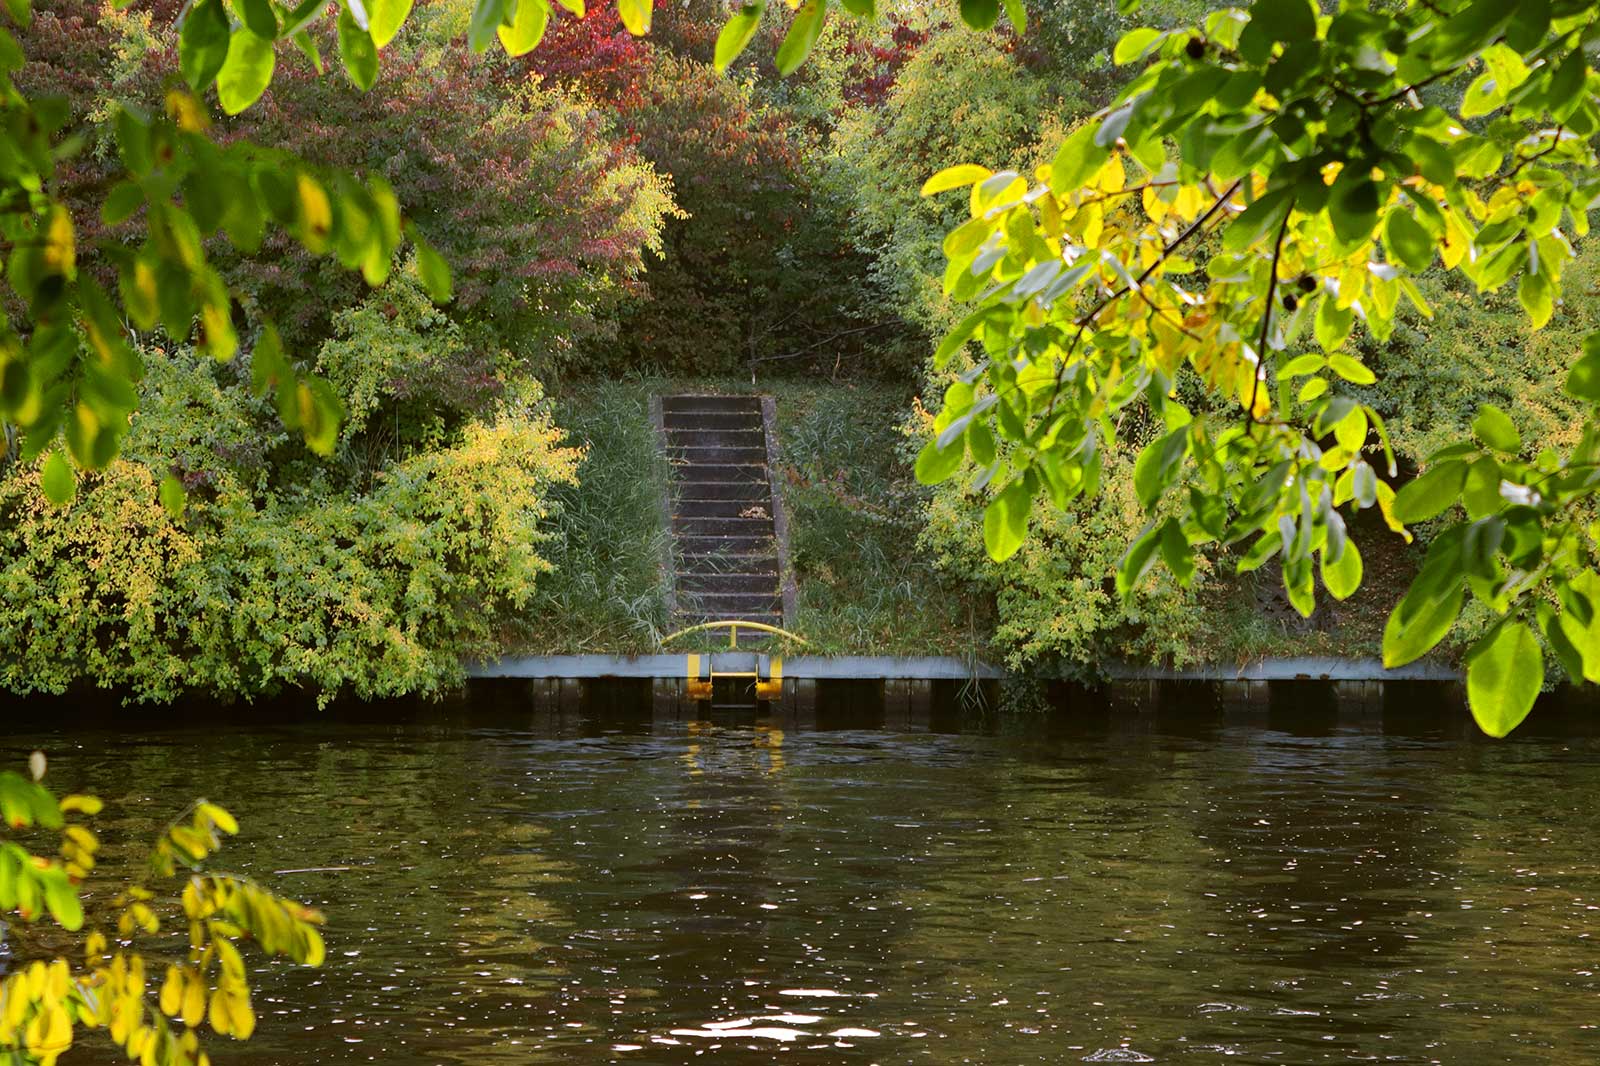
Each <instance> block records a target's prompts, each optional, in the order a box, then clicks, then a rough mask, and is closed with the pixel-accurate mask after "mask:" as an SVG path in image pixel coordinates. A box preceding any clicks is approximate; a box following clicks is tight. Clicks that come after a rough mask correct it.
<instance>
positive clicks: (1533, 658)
mask: <svg viewBox="0 0 1600 1066" xmlns="http://www.w3.org/2000/svg"><path fill="white" fill-rule="evenodd" d="M1543 684H1544V655H1543V653H1542V652H1541V651H1540V650H1539V642H1538V640H1537V639H1535V637H1534V635H1533V630H1531V629H1529V628H1528V627H1527V626H1526V625H1525V624H1523V623H1522V622H1511V623H1508V624H1506V625H1502V626H1500V627H1499V629H1498V630H1497V631H1495V632H1494V633H1493V634H1491V635H1490V636H1489V637H1488V638H1486V640H1485V642H1484V643H1481V644H1480V645H1479V646H1478V647H1476V648H1474V649H1473V652H1472V657H1471V659H1470V660H1469V661H1468V663H1467V702H1468V703H1469V704H1470V705H1471V707H1472V717H1473V718H1474V719H1476V720H1477V723H1478V728H1479V729H1482V730H1483V731H1484V732H1485V733H1487V734H1489V735H1490V736H1491V737H1503V736H1505V735H1506V734H1507V733H1509V732H1511V731H1512V730H1513V729H1515V728H1517V726H1518V725H1520V724H1522V720H1523V719H1524V718H1526V717H1528V712H1529V711H1531V710H1533V701H1534V700H1535V699H1537V698H1538V696H1539V689H1540V687H1541V686H1542V685H1543Z"/></svg>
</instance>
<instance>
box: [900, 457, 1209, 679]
mask: <svg viewBox="0 0 1600 1066" xmlns="http://www.w3.org/2000/svg"><path fill="white" fill-rule="evenodd" d="M926 432H927V430H926V429H924V433H926ZM919 439H920V438H919ZM1103 479H1104V480H1103V484H1102V486H1101V490H1100V494H1099V495H1098V496H1096V497H1094V498H1093V499H1091V500H1083V499H1082V498H1080V499H1079V501H1078V502H1077V503H1076V504H1075V505H1074V508H1073V510H1071V511H1061V510H1058V509H1056V508H1054V507H1052V506H1049V505H1048V504H1047V503H1040V504H1037V505H1035V507H1034V509H1033V521H1032V528H1031V530H1030V533H1029V536H1028V539H1027V541H1026V542H1024V544H1023V547H1022V550H1021V551H1019V552H1018V553H1017V554H1016V555H1015V556H1013V557H1012V558H1011V559H1010V560H1008V561H1007V562H1004V563H996V562H994V561H993V560H991V559H990V558H989V556H988V553H987V552H986V551H985V550H984V546H983V510H982V508H981V507H979V506H978V505H976V504H975V503H974V501H973V499H972V498H971V497H970V496H969V495H968V493H967V492H966V490H965V487H964V481H963V479H959V478H958V479H953V480H951V481H946V482H945V483H944V484H942V485H940V486H939V487H938V488H937V489H936V490H935V491H934V495H933V498H932V499H931V501H930V502H929V504H928V510H927V515H928V522H927V527H926V528H925V529H924V531H923V534H922V538H921V543H922V546H923V548H925V549H926V550H928V551H930V552H932V553H933V555H934V558H935V561H936V562H937V564H938V566H939V567H940V568H941V569H942V570H944V571H945V572H946V573H948V574H951V575H953V576H956V577H959V578H963V579H965V580H967V581H969V582H971V583H972V584H973V585H975V586H976V587H978V588H982V589H985V590H987V591H988V593H989V594H990V595H992V596H993V597H994V604H995V608H994V609H995V629H994V637H993V641H994V644H995V646H996V648H997V649H998V650H999V651H1000V652H1001V653H1002V654H1003V655H1004V656H1005V659H1006V662H1007V664H1008V665H1010V666H1011V667H1013V668H1015V669H1023V668H1035V669H1037V668H1039V667H1045V668H1052V669H1056V670H1059V671H1061V672H1063V673H1067V674H1078V673H1081V672H1084V671H1085V670H1086V669H1087V671H1089V672H1093V671H1094V670H1095V669H1096V667H1098V666H1100V665H1102V664H1104V663H1105V662H1107V661H1108V660H1118V659H1122V660H1129V661H1140V662H1147V663H1149V662H1157V661H1160V660H1170V661H1171V662H1172V663H1173V664H1174V665H1179V666H1181V665H1183V664H1184V663H1186V662H1189V661H1190V660H1192V659H1194V658H1195V651H1194V647H1193V641H1194V638H1195V637H1196V636H1197V635H1198V634H1199V632H1200V629H1201V625H1202V623H1203V621H1204V618H1203V614H1202V610H1201V606H1200V598H1199V593H1200V592H1201V590H1202V589H1203V588H1204V586H1205V582H1206V574H1207V572H1208V569H1209V568H1208V567H1207V565H1206V563H1205V562H1204V560H1202V561H1201V563H1200V570H1199V573H1197V575H1196V577H1195V584H1194V586H1192V587H1191V588H1188V589H1184V588H1182V587H1180V586H1179V585H1178V583H1177V582H1176V581H1174V580H1173V579H1172V578H1171V576H1170V575H1169V574H1167V573H1166V572H1165V571H1162V572H1161V574H1160V576H1159V577H1158V578H1156V579H1154V580H1151V581H1147V582H1145V583H1144V584H1142V585H1141V586H1140V588H1139V589H1138V591H1137V592H1136V593H1135V595H1134V597H1133V599H1132V601H1131V602H1129V603H1123V602H1122V600H1121V599H1120V598H1119V597H1118V596H1117V592H1116V587H1115V585H1114V583H1113V581H1112V576H1111V575H1112V574H1113V573H1115V571H1116V568H1117V561H1118V560H1119V559H1120V558H1121V557H1122V553H1123V552H1124V551H1125V550H1126V549H1127V546H1128V544H1129V543H1130V542H1132V541H1133V540H1134V538H1136V537H1137V536H1138V535H1139V531H1140V530H1141V528H1142V527H1143V526H1144V523H1145V522H1146V520H1147V516H1146V515H1145V514H1144V512H1143V511H1142V510H1141V509H1140V507H1139V502H1138V500H1137V498H1136V497H1135V496H1134V492H1133V463H1132V460H1131V459H1128V458H1122V457H1109V456H1108V457H1107V460H1106V467H1105V472H1104V475H1103Z"/></svg>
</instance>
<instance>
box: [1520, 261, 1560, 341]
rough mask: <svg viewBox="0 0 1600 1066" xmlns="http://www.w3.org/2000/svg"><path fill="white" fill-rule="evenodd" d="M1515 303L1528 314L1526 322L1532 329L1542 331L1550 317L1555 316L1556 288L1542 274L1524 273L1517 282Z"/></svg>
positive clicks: (1530, 271)
mask: <svg viewBox="0 0 1600 1066" xmlns="http://www.w3.org/2000/svg"><path fill="white" fill-rule="evenodd" d="M1517 302H1518V303H1520V304H1522V309H1523V310H1524V311H1526V312H1527V313H1528V321H1529V323H1530V324H1531V325H1532V326H1533V328H1534V329H1543V328H1544V327H1545V325H1546V324H1547V323H1549V321H1550V316H1551V315H1553V314H1555V310H1556V287H1555V285H1554V283H1552V282H1551V280H1550V279H1549V278H1547V277H1545V276H1544V275H1543V274H1536V273H1534V272H1533V271H1532V270H1527V271H1524V272H1523V275H1522V278H1521V279H1520V280H1519V281H1518V282H1517Z"/></svg>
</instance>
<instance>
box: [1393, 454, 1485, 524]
mask: <svg viewBox="0 0 1600 1066" xmlns="http://www.w3.org/2000/svg"><path fill="white" fill-rule="evenodd" d="M1466 476H1467V464H1466V463H1465V462H1463V461H1461V460H1460V459H1449V460H1446V461H1445V462H1442V463H1435V464H1434V465H1433V466H1430V467H1429V468H1428V469H1427V470H1426V471H1424V472H1423V473H1422V475H1421V476H1420V477H1417V478H1415V479H1414V480H1412V481H1408V482H1407V483H1406V484H1405V485H1403V486H1402V487H1401V489H1400V491H1399V492H1398V493H1396V494H1395V498H1394V507H1393V511H1394V516H1395V518H1396V519H1397V520H1399V521H1400V522H1402V523H1404V524H1405V525H1410V524H1411V523H1413V522H1424V521H1426V520H1428V519H1430V518H1432V517H1434V516H1435V515H1438V514H1442V513H1443V512H1444V510H1445V508H1447V507H1449V506H1450V505H1451V504H1453V503H1455V502H1456V501H1457V500H1459V499H1460V498H1461V483H1462V482H1463V481H1464V480H1466Z"/></svg>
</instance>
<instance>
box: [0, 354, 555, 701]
mask: <svg viewBox="0 0 1600 1066" xmlns="http://www.w3.org/2000/svg"><path fill="white" fill-rule="evenodd" d="M148 361H149V364H150V371H149V372H150V381H149V385H150V387H149V389H148V391H147V392H146V396H147V397H148V405H147V408H146V409H145V410H144V411H142V412H141V413H140V415H139V416H138V418H137V419H136V421H135V423H134V427H133V429H132V431H131V433H130V435H129V439H128V447H127V450H126V457H125V458H123V459H120V460H118V461H117V462H115V463H113V464H112V465H111V466H110V467H109V468H108V469H107V470H105V471H104V472H103V473H101V474H96V475H87V476H85V478H84V481H83V484H82V485H81V487H80V491H79V493H78V496H77V498H76V500H75V501H74V502H73V503H72V504H71V505H70V506H68V507H65V508H60V509H58V508H54V507H52V506H50V505H49V504H48V503H46V502H45V500H44V499H43V497H42V496H41V494H40V493H39V490H38V485H37V475H36V473H35V471H34V470H32V469H29V468H25V467H19V466H14V467H13V468H12V469H11V470H10V471H8V472H7V473H6V475H5V476H4V477H3V478H0V603H3V604H4V606H3V607H0V686H3V687H5V688H8V689H10V690H12V691H16V692H30V691H47V692H62V691H64V690H66V689H67V688H68V687H69V686H72V685H75V684H82V683H90V684H94V685H98V686H101V687H107V688H109V687H118V688H125V689H126V690H127V691H128V692H129V693H130V695H131V696H132V697H134V698H138V699H145V700H165V699H170V698H172V697H174V696H176V695H178V694H180V693H182V692H185V691H187V690H192V689H203V690H209V691H211V692H214V693H218V694H223V695H241V696H246V697H248V696H253V695H256V694H258V693H268V692H272V691H275V690H278V689H281V688H285V687H292V686H305V687H310V688H314V689H316V690H317V691H318V692H319V693H320V694H321V695H322V696H323V697H324V698H326V697H329V696H331V695H333V694H335V693H340V692H350V693H352V694H354V695H357V696H360V697H363V698H367V697H376V696H387V695H395V694H399V693H403V692H419V693H423V694H435V693H437V692H439V691H440V690H441V689H442V688H444V687H446V686H448V685H450V684H452V683H454V682H456V681H457V680H458V679H459V678H460V677H461V670H462V667H461V663H462V660H463V658H464V657H471V656H474V655H481V654H485V653H488V652H490V651H492V650H493V649H494V648H495V647H496V646H497V637H498V636H499V633H500V631H501V628H502V627H503V626H505V625H506V624H508V620H509V619H510V617H511V616H512V614H513V612H515V611H516V610H517V609H519V608H521V607H523V606H525V605H526V604H528V603H529V602H530V599H531V597H532V595H533V590H534V587H535V583H536V581H537V579H538V578H539V576H540V575H541V574H543V573H544V572H546V571H547V570H548V569H549V564H548V563H547V562H546V561H545V559H544V557H543V555H542V554H541V552H540V547H541V544H542V543H543V542H544V541H545V540H546V539H547V538H548V533H547V532H546V531H545V530H544V529H543V528H542V522H543V520H544V519H546V518H548V517H549V515H550V511H551V505H550V502H549V494H550V491H551V489H552V488H553V487H554V486H555V485H557V484H561V483H566V482H570V481H571V480H572V479H573V476H574V471H575V469H576V465H577V462H578V459H579V454H578V453H577V452H576V451H575V450H573V449H570V448H566V447H563V446H562V445H561V443H560V440H561V433H560V431H559V430H558V429H557V428H556V427H555V426H554V425H553V424H552V422H551V419H550V417H549V415H548V413H546V411H545V410H544V405H543V402H542V398H541V396H540V394H539V392H538V390H537V388H536V387H528V388H525V389H523V390H520V393H519V394H517V395H515V396H513V397H512V398H508V399H506V400H503V401H502V402H501V403H500V404H499V405H498V407H497V409H496V410H495V412H494V413H493V414H492V415H491V416H485V417H484V418H481V419H474V420H471V421H468V422H467V423H466V424H465V425H464V426H463V427H462V428H461V429H460V430H459V431H457V432H456V433H454V434H452V435H451V437H450V439H449V440H448V441H445V442H443V443H442V444H441V446H439V447H437V448H435V449H433V450H428V451H421V452H418V453H416V454H413V455H410V456H407V457H405V458H402V459H399V460H398V461H396V462H394V463H392V464H389V465H388V466H386V467H385V468H383V469H381V470H379V471H377V472H376V473H375V474H374V476H373V478H372V485H371V487H370V489H367V490H365V491H349V490H347V489H344V488H341V487H330V485H329V480H330V479H329V478H327V477H322V478H311V479H307V480H305V481H302V482H294V483H291V484H289V485H287V486H283V487H272V486H271V485H270V481H271V479H270V477H269V476H268V474H269V473H270V469H269V468H268V467H266V466H264V465H261V464H260V463H259V462H258V461H257V460H256V459H255V454H257V453H251V452H249V450H248V449H240V450H237V451H235V450H233V449H236V448H237V446H238V445H239V444H240V443H241V442H248V441H249V440H250V439H251V438H250V435H249V434H248V433H246V432H242V431H241V429H242V427H246V426H248V425H249V424H250V423H251V421H252V417H253V416H252V413H251V412H252V408H253V407H254V406H255V403H254V401H253V400H252V399H251V398H250V397H249V395H248V393H247V392H246V391H245V390H244V389H243V388H242V387H241V386H238V385H229V384H227V383H225V382H223V381H221V380H219V377H218V370H217V369H216V368H215V367H214V365H212V364H210V363H209V362H208V361H202V360H200V359H198V358H196V357H194V356H192V355H189V354H187V353H181V354H178V355H173V356H166V355H160V354H156V353H152V354H151V357H150V358H149V360H148ZM197 404H198V405H202V406H204V407H205V408H206V409H207V410H209V411H210V412H212V413H213V414H222V415H225V416H226V417H225V418H222V419H220V420H218V422H217V423H215V428H216V432H215V433H214V434H212V433H210V431H209V430H207V429H206V428H205V427H206V426H207V425H208V422H203V421H202V420H201V419H199V418H197V417H195V415H194V413H193V408H194V407H195V406H196V405H197ZM208 421H209V420H208ZM207 435H209V439H206V438H207ZM172 466H176V467H177V468H179V469H180V470H182V472H183V475H184V478H185V481H186V482H187V483H188V486H189V502H188V508H187V510H186V512H185V513H184V515H183V516H182V518H181V519H179V520H174V519H173V518H172V517H171V516H170V515H169V514H168V513H167V512H166V511H165V510H163V509H162V507H161V506H160V504H159V503H157V490H156V482H157V481H158V480H159V478H160V476H161V475H162V473H163V472H164V470H165V469H166V468H168V467H172Z"/></svg>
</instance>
